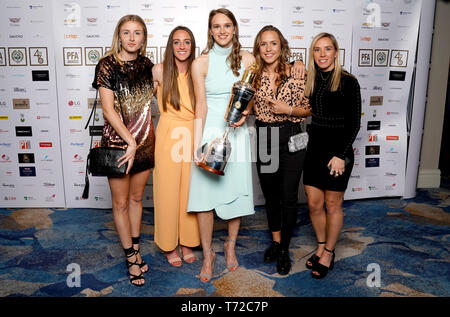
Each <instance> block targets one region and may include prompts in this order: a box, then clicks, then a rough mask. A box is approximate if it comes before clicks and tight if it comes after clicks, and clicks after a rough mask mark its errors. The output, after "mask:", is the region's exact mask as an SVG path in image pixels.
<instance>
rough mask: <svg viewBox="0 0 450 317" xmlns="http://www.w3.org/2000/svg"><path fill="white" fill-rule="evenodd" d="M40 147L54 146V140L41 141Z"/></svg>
mask: <svg viewBox="0 0 450 317" xmlns="http://www.w3.org/2000/svg"><path fill="white" fill-rule="evenodd" d="M39 147H52V142H39Z"/></svg>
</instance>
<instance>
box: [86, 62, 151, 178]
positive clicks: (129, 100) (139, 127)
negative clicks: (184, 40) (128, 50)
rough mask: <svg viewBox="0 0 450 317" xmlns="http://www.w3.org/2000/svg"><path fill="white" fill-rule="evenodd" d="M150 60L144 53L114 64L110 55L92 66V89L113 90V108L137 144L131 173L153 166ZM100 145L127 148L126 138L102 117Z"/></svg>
mask: <svg viewBox="0 0 450 317" xmlns="http://www.w3.org/2000/svg"><path fill="white" fill-rule="evenodd" d="M152 67H153V63H152V62H151V61H150V60H149V59H148V58H147V57H144V56H141V55H139V56H138V57H137V59H135V60H133V61H129V62H124V64H123V65H120V64H119V63H117V62H116V61H115V59H114V57H113V56H107V57H105V58H103V59H102V60H100V62H99V63H98V64H97V67H96V69H95V79H94V82H93V84H92V86H93V87H94V88H99V87H105V88H108V89H111V90H113V91H114V109H115V110H116V112H117V113H118V115H119V116H120V118H121V119H122V121H123V122H124V123H125V125H126V127H127V128H128V130H129V131H130V133H131V134H132V135H133V137H134V138H135V140H136V143H137V150H136V156H135V158H134V163H133V167H132V168H131V170H130V173H137V172H141V171H143V170H147V169H150V168H153V167H154V165H155V133H154V127H153V122H152V116H151V102H152V97H153V78H152ZM104 121H105V123H104V126H103V135H102V142H101V143H102V146H116V147H122V148H125V147H126V143H125V141H124V140H123V139H122V138H121V137H120V136H119V135H118V134H117V133H116V131H115V130H114V128H113V127H112V126H111V125H110V124H109V122H108V121H107V120H106V118H104Z"/></svg>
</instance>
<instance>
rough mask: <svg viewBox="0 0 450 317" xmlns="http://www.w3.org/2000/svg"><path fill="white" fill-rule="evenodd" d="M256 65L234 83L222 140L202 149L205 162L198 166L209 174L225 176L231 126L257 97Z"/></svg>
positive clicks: (229, 151) (216, 140)
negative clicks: (255, 86)
mask: <svg viewBox="0 0 450 317" xmlns="http://www.w3.org/2000/svg"><path fill="white" fill-rule="evenodd" d="M255 70H256V67H255V65H254V64H253V65H251V66H250V67H249V68H248V69H246V70H245V71H244V75H243V76H242V79H241V80H240V81H237V82H235V83H234V85H233V88H232V90H231V98H230V102H229V103H228V108H227V111H226V113H225V121H226V123H227V127H226V129H225V133H224V134H223V136H222V137H221V138H216V139H214V140H213V141H212V142H211V143H210V144H209V145H208V146H207V144H206V143H205V144H204V145H203V146H202V147H201V149H202V152H203V153H204V156H203V160H202V161H201V162H200V163H199V164H198V166H200V167H201V168H203V169H205V170H206V171H208V172H211V173H214V174H217V175H221V176H223V175H225V173H224V169H225V166H226V164H227V162H228V159H229V157H230V153H231V143H230V141H229V140H228V133H229V132H230V129H231V128H232V126H231V125H233V124H235V123H237V122H239V120H241V118H242V112H244V111H245V110H247V107H248V105H249V104H250V101H251V100H252V98H253V96H254V95H255V92H256V90H255V89H254V88H253V87H252V83H253V79H254V78H255V74H256V73H255Z"/></svg>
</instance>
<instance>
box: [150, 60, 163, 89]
mask: <svg viewBox="0 0 450 317" xmlns="http://www.w3.org/2000/svg"><path fill="white" fill-rule="evenodd" d="M152 75H153V95H154V96H155V95H156V91H157V90H158V87H159V86H160V85H161V84H162V82H163V64H162V63H161V64H156V65H155V66H153V68H152Z"/></svg>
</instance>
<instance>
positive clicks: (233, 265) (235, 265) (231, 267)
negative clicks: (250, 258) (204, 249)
mask: <svg viewBox="0 0 450 317" xmlns="http://www.w3.org/2000/svg"><path fill="white" fill-rule="evenodd" d="M229 242H231V243H236V240H232V239H228V238H227V240H226V241H225V243H224V244H223V247H224V249H225V252H224V254H225V262H228V261H227V260H228V259H227V249H228V248H227V247H226V246H225V244H226V245H227V246H228V243H229ZM238 268H239V263H238V262H237V261H236V262H234V263H230V264H227V269H228V270H230V271H236V270H237V269H238Z"/></svg>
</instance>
